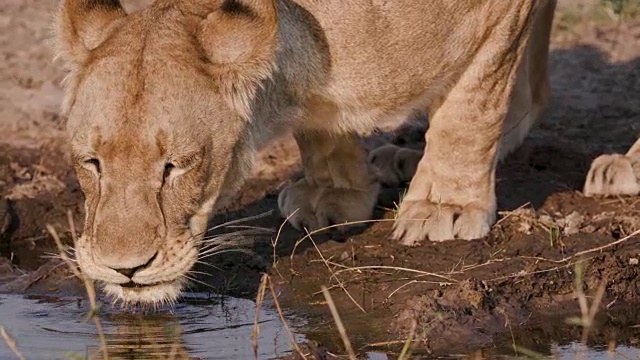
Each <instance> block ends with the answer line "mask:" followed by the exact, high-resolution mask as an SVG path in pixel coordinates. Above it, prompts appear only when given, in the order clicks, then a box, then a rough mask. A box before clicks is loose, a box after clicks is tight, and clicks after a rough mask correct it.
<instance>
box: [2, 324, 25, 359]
mask: <svg viewBox="0 0 640 360" xmlns="http://www.w3.org/2000/svg"><path fill="white" fill-rule="evenodd" d="M0 336H2V338H3V339H4V342H5V343H6V344H7V347H8V348H9V349H10V350H11V351H12V352H13V353H14V354H15V355H16V356H17V357H18V359H20V360H24V359H25V357H24V356H23V355H22V353H20V351H19V350H18V345H17V344H16V341H15V339H14V338H12V337H11V336H9V334H8V333H7V330H5V328H4V326H0Z"/></svg>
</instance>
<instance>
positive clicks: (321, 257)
mask: <svg viewBox="0 0 640 360" xmlns="http://www.w3.org/2000/svg"><path fill="white" fill-rule="evenodd" d="M309 240H310V241H311V243H312V244H313V247H314V248H315V249H316V251H317V252H318V254H320V259H322V261H323V262H324V264H325V266H326V267H327V269H329V273H331V277H330V278H329V279H332V278H333V279H336V281H337V282H338V285H339V286H340V288H341V289H342V290H343V291H344V292H345V294H347V296H348V297H349V299H350V300H351V302H353V304H354V305H355V306H356V307H358V309H360V311H362V312H363V313H366V311H365V310H364V308H363V307H362V306H361V305H360V304H358V302H357V301H356V299H354V298H353V296H351V293H350V292H349V291H348V290H347V288H346V287H345V286H344V282H342V281H341V280H340V279H338V278H337V277H336V275H335V273H334V272H333V271H332V270H331V266H329V264H328V263H327V259H326V258H325V257H324V255H323V254H322V251H320V249H319V248H318V245H316V242H315V241H313V238H312V237H309Z"/></svg>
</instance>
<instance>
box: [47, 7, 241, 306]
mask: <svg viewBox="0 0 640 360" xmlns="http://www.w3.org/2000/svg"><path fill="white" fill-rule="evenodd" d="M167 4H170V5H163V2H162V1H159V2H156V5H155V6H154V7H153V8H151V9H149V10H145V11H142V12H140V13H135V14H131V15H126V14H125V13H124V11H123V10H122V8H121V7H120V5H119V2H118V1H115V2H114V1H103V2H100V1H92V2H86V1H74V0H67V1H65V2H64V3H63V4H62V6H61V9H60V12H59V14H58V18H57V34H56V35H57V38H58V44H57V46H58V49H57V50H58V53H59V54H60V56H61V57H63V59H64V60H66V65H67V69H68V70H69V78H68V79H67V81H68V83H67V89H66V90H67V92H66V101H65V103H66V105H65V107H66V110H67V112H68V123H67V129H68V134H69V139H70V145H71V150H72V154H73V159H74V166H75V171H76V174H77V178H78V180H79V183H80V186H81V188H82V191H83V192H84V194H85V198H86V199H85V210H86V219H85V225H84V230H83V234H82V236H81V237H80V239H79V240H78V243H77V244H76V255H77V260H78V264H79V266H80V268H81V270H83V272H84V273H85V274H86V275H87V276H88V277H90V278H91V279H93V280H96V281H98V282H100V283H102V284H103V285H104V289H105V291H106V292H107V293H108V294H111V295H113V296H115V297H116V298H117V299H119V300H122V301H123V302H125V303H159V302H164V301H173V300H175V299H176V298H177V297H178V295H179V294H180V292H181V291H182V288H183V286H184V285H185V283H186V282H187V280H188V277H189V271H190V269H191V268H192V267H193V265H194V264H195V263H196V262H197V261H198V257H199V252H200V251H202V248H203V246H201V245H202V239H203V236H204V233H205V231H206V226H207V220H208V217H209V214H210V213H211V212H212V211H213V209H214V208H216V207H218V206H221V205H222V204H223V203H224V202H225V201H226V199H228V198H229V197H230V196H232V195H233V194H234V192H235V191H236V190H237V189H238V187H239V186H240V185H241V183H242V180H243V179H244V177H245V176H246V174H247V173H248V172H249V169H250V158H251V155H252V146H251V141H250V138H249V137H248V136H247V129H248V125H249V122H248V121H247V120H246V117H243V109H242V108H240V107H237V106H234V105H237V104H238V101H236V100H237V99H234V98H233V97H232V96H230V94H229V93H228V92H227V91H226V90H227V88H228V87H226V86H225V84H224V77H222V76H221V75H220V74H221V73H225V74H226V73H228V72H229V71H228V70H224V71H223V70H222V68H221V66H220V65H219V64H215V63H213V62H212V61H211V60H210V58H208V57H207V54H206V52H204V51H203V50H202V43H198V42H197V41H194V38H195V37H197V36H199V37H200V39H201V40H202V39H204V40H206V39H207V37H206V36H207V35H208V34H207V33H206V31H204V30H206V26H204V25H206V24H202V21H204V20H202V19H203V18H204V19H206V16H205V17H202V16H191V17H189V16H184V15H179V14H183V11H179V10H184V9H177V8H176V7H175V6H174V5H175V4H172V2H167ZM207 10H208V11H209V10H210V9H207ZM203 29H204V30H203ZM203 36H204V38H203ZM236 75H237V74H236ZM236 77H237V76H236ZM247 83H250V82H247ZM236 95H240V96H242V98H246V97H247V96H248V95H247V94H246V93H244V92H240V94H236Z"/></svg>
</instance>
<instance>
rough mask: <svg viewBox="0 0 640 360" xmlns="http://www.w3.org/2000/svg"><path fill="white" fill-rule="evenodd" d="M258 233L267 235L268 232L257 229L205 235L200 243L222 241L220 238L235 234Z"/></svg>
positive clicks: (251, 234)
mask: <svg viewBox="0 0 640 360" xmlns="http://www.w3.org/2000/svg"><path fill="white" fill-rule="evenodd" d="M258 235H266V233H265V232H263V231H260V230H255V229H245V230H238V231H234V232H230V233H224V234H217V235H213V236H207V237H204V238H203V239H202V240H200V241H199V243H203V242H211V241H220V239H227V238H233V237H234V236H237V237H243V236H258Z"/></svg>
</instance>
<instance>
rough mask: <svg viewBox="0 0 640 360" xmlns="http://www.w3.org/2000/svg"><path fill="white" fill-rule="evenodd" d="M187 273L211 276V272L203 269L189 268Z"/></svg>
mask: <svg viewBox="0 0 640 360" xmlns="http://www.w3.org/2000/svg"><path fill="white" fill-rule="evenodd" d="M188 274H195V275H204V276H213V275H212V274H209V273H206V272H204V271H196V270H189V272H188Z"/></svg>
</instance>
